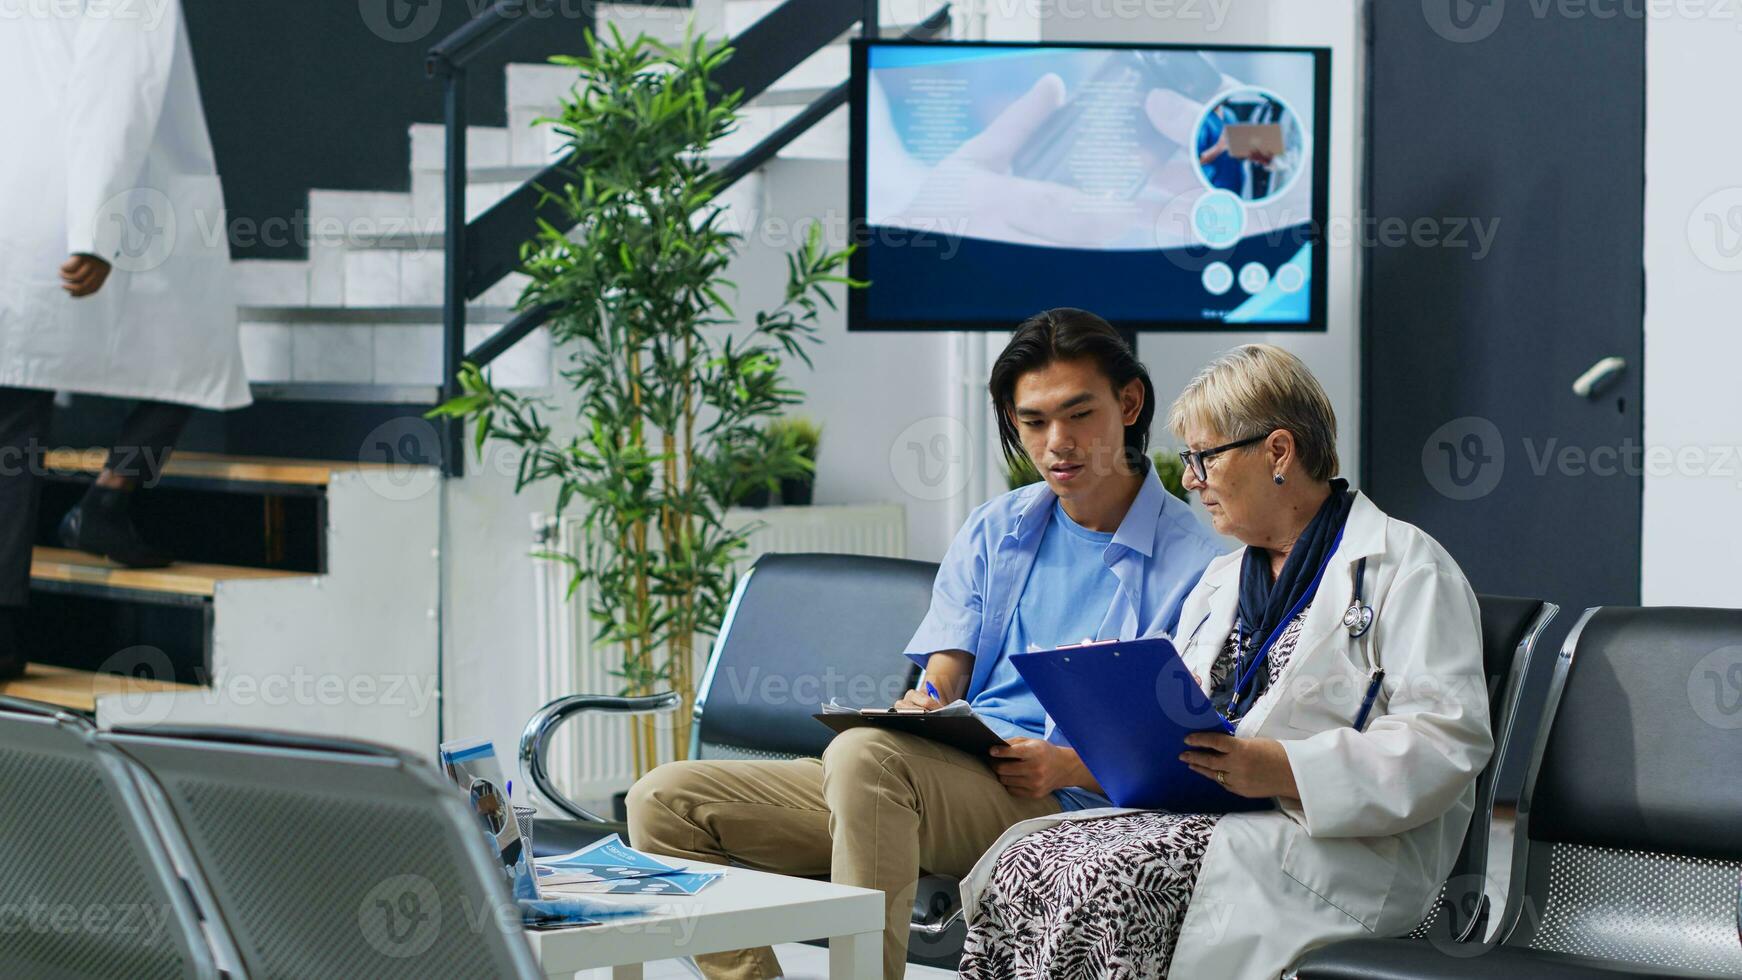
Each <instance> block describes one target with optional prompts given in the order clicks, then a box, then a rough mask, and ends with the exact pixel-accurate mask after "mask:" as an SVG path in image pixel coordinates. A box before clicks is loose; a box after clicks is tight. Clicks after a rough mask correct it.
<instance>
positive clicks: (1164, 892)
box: [961, 812, 1220, 980]
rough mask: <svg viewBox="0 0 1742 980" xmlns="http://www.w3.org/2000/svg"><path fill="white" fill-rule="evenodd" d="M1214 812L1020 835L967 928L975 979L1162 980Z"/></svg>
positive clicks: (1086, 823)
mask: <svg viewBox="0 0 1742 980" xmlns="http://www.w3.org/2000/svg"><path fill="white" fill-rule="evenodd" d="M1218 819H1220V817H1219V816H1217V815H1214V814H1202V813H1184V814H1180V813H1154V812H1149V813H1128V814H1123V815H1120V816H1115V817H1102V818H1099V819H1092V820H1076V821H1068V822H1066V823H1061V824H1057V825H1055V826H1052V827H1048V828H1047V829H1046V830H1043V831H1039V832H1038V833H1033V834H1030V835H1028V836H1027V837H1022V838H1019V839H1017V840H1016V841H1015V842H1014V843H1012V844H1011V845H1010V846H1009V847H1008V848H1006V849H1005V851H1004V853H1003V854H1001V855H999V858H998V863H997V865H996V866H995V867H994V869H993V872H992V878H991V880H990V881H989V882H988V883H987V885H986V890H985V892H984V893H983V894H982V896H981V899H980V914H979V916H978V918H977V919H976V920H975V922H974V924H973V926H972V928H970V929H969V931H968V939H967V945H966V946H965V947H964V949H963V953H962V963H961V975H962V976H963V977H967V978H969V980H1161V978H1162V977H1165V976H1167V969H1168V964H1169V963H1170V962H1172V960H1173V949H1174V943H1175V942H1176V941H1177V940H1178V939H1179V934H1180V925H1181V923H1182V922H1184V920H1185V915H1186V905H1187V903H1189V902H1190V901H1191V897H1192V889H1193V888H1194V887H1195V886H1196V884H1197V880H1198V869H1199V868H1200V867H1202V865H1203V861H1204V852H1205V851H1206V850H1208V849H1209V846H1210V836H1211V834H1213V833H1214V832H1215V829H1216V821H1217V820H1218Z"/></svg>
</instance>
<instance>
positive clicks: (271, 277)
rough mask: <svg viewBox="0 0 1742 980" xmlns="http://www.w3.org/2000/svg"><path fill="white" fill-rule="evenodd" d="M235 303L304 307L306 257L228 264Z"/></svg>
mask: <svg viewBox="0 0 1742 980" xmlns="http://www.w3.org/2000/svg"><path fill="white" fill-rule="evenodd" d="M230 270H231V274H232V275H233V276H234V277H235V285H236V302H238V303H240V304H242V305H244V306H307V305H308V295H309V293H308V289H309V263H308V260H307V259H237V260H235V261H233V262H231V263H230Z"/></svg>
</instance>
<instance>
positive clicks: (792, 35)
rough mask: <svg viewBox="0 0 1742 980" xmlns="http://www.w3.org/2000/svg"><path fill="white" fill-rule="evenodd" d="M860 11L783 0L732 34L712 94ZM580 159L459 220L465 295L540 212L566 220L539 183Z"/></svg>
mask: <svg viewBox="0 0 1742 980" xmlns="http://www.w3.org/2000/svg"><path fill="white" fill-rule="evenodd" d="M860 16H861V12H860V6H859V3H858V0H786V2H785V3H783V4H781V5H780V6H778V7H776V8H774V9H773V10H771V11H769V12H768V13H767V14H766V15H764V16H763V17H762V19H760V20H758V21H757V22H756V23H754V24H751V25H750V26H749V27H747V28H745V29H744V30H743V31H742V32H741V33H740V34H738V36H737V37H734V38H733V39H732V42H731V44H732V48H733V50H735V51H737V52H739V56H737V57H734V58H732V59H730V60H728V61H727V62H726V63H725V64H723V65H721V66H720V68H719V69H718V70H717V71H715V72H714V75H713V80H714V81H715V82H717V83H718V88H717V89H716V91H715V94H714V95H713V96H712V98H714V99H718V98H719V97H721V96H722V95H724V94H725V93H727V92H742V93H743V100H744V101H745V102H749V101H750V100H751V99H754V98H756V97H757V96H758V95H761V94H762V93H763V92H765V91H767V89H768V87H769V86H770V85H773V84H774V83H775V82H777V81H779V80H780V79H781V78H782V77H784V76H785V75H786V73H787V72H790V71H792V70H793V69H794V68H797V67H798V66H799V63H800V62H802V61H804V60H805V59H806V58H808V57H810V56H811V55H813V54H815V53H816V52H818V51H820V50H822V48H823V47H825V46H827V45H828V44H829V42H831V41H833V40H834V39H835V38H838V37H840V36H841V35H842V34H844V33H846V32H847V31H848V30H850V29H851V28H852V27H853V25H854V24H856V23H858V22H859V18H860ZM585 166H586V161H584V160H580V159H577V155H575V154H571V155H569V156H568V157H567V158H565V159H563V160H561V161H559V162H557V163H554V164H552V165H551V166H549V167H546V168H545V169H544V170H543V172H541V173H540V174H539V175H538V176H536V177H534V178H533V179H532V180H530V181H528V182H527V183H526V184H524V185H522V186H521V187H520V189H519V190H516V191H514V192H513V193H511V194H509V195H508V196H507V197H505V198H503V199H502V200H500V201H498V202H496V204H495V205H494V206H492V207H491V208H490V209H489V210H487V211H485V212H484V213H483V214H481V215H479V216H478V217H477V218H476V219H474V220H473V221H472V222H471V224H470V225H468V226H467V228H466V248H467V251H468V254H470V255H471V257H472V262H471V269H470V272H469V275H468V277H467V280H466V296H467V298H475V297H477V296H479V295H482V294H483V292H484V290H486V289H489V288H490V287H491V286H493V285H495V284H496V283H497V282H499V281H501V279H502V277H503V276H506V275H508V274H509V273H511V272H513V271H514V270H515V269H517V268H519V267H520V245H521V243H522V242H524V241H526V239H527V237H528V236H529V234H530V229H534V228H537V227H538V223H539V221H540V220H543V221H548V222H550V223H551V224H552V225H554V226H555V227H556V228H557V229H558V230H559V231H567V230H568V229H569V228H570V227H572V226H573V224H574V223H573V222H572V221H571V220H569V218H568V216H567V213H566V212H564V211H563V210H562V208H561V207H560V206H558V205H557V204H555V203H553V202H548V201H545V200H544V193H543V192H542V191H541V190H539V188H540V187H541V186H542V187H560V186H562V183H563V180H564V177H565V176H566V175H568V174H573V173H577V172H580V171H581V170H582V169H583V168H584V167H585Z"/></svg>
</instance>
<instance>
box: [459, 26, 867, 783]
mask: <svg viewBox="0 0 1742 980" xmlns="http://www.w3.org/2000/svg"><path fill="white" fill-rule="evenodd" d="M587 47H588V54H586V55H585V56H581V57H559V58H555V59H553V61H555V62H556V63H558V64H561V65H566V66H568V67H571V68H573V69H575V70H576V72H577V74H578V76H579V78H578V80H577V82H576V83H575V85H574V86H573V88H572V89H571V90H570V93H569V97H568V98H567V99H565V100H564V102H563V106H562V114H561V115H560V116H559V117H555V118H551V119H542V120H540V121H539V123H540V124H548V125H552V126H554V127H555V128H556V130H557V132H559V133H561V134H562V135H563V136H564V137H565V138H566V139H567V141H568V144H569V149H570V151H572V153H573V154H574V155H575V158H577V159H579V160H583V161H585V163H584V164H582V165H581V167H580V168H579V169H578V171H577V172H574V173H571V174H567V175H566V176H565V181H564V183H563V186H562V187H560V188H546V189H545V199H546V201H547V203H549V204H552V205H554V206H556V207H558V208H560V209H561V210H562V211H563V212H564V213H566V215H567V216H568V217H569V218H570V219H572V220H573V223H574V227H573V230H571V231H570V232H568V233H567V234H565V233H563V232H561V231H559V230H558V229H557V228H556V227H554V226H552V225H550V224H548V223H546V224H543V226H542V227H541V229H540V232H539V234H538V237H537V238H536V239H535V240H533V241H531V242H528V243H527V244H526V245H525V246H524V247H523V249H522V259H523V260H524V271H525V272H526V273H527V274H528V275H529V276H530V278H531V284H530V285H529V286H528V287H527V289H526V291H525V293H524V294H523V295H522V297H521V300H520V304H521V306H522V308H524V307H528V306H531V305H534V304H542V303H548V302H556V303H559V304H561V310H562V312H560V313H559V314H558V315H557V316H556V318H555V319H554V320H552V322H551V333H552V338H553V341H554V344H555V346H556V349H557V350H559V351H560V352H562V353H563V354H564V355H566V359H565V361H564V363H565V367H564V368H563V370H562V372H561V373H562V377H563V378H564V379H565V380H566V381H567V383H568V384H569V385H570V386H571V387H572V388H573V390H574V392H575V394H576V395H577V396H578V406H577V412H578V422H579V425H578V427H577V428H578V434H577V435H573V436H569V437H559V436H558V435H556V434H555V433H554V432H553V428H552V426H551V425H550V424H549V423H548V422H547V421H546V419H547V417H549V416H550V415H551V413H552V412H553V411H554V408H553V406H552V405H551V404H550V403H549V402H547V401H544V400H541V399H537V398H532V397H526V396H522V395H519V394H516V393H514V392H512V391H506V390H502V389H498V388H496V387H495V386H494V385H492V384H491V382H490V380H489V378H488V377H487V376H486V375H485V374H484V373H483V372H481V371H480V370H479V369H478V368H477V367H476V366H474V365H467V366H466V367H465V368H464V370H463V371H462V373H461V376H460V382H461V385H462V394H461V395H459V396H457V397H456V398H454V399H453V400H451V401H449V402H448V403H446V404H445V405H443V406H441V407H440V408H439V409H437V412H438V413H440V414H445V415H450V416H455V417H463V418H468V419H471V420H472V421H473V422H474V423H475V429H474V432H475V442H476V447H477V450H478V451H479V452H480V453H481V452H482V451H483V447H484V443H485V440H487V439H490V438H498V439H502V440H506V441H507V442H509V443H511V444H513V445H514V446H516V447H519V448H520V449H521V450H522V451H523V453H522V456H521V459H520V464H519V472H518V475H517V478H516V483H515V488H516V491H517V492H518V491H519V490H520V489H523V488H525V487H527V486H531V485H533V484H543V483H546V482H553V483H555V484H556V487H557V510H558V512H559V513H561V512H562V510H563V509H564V508H565V507H568V506H569V505H571V504H574V505H578V506H580V507H581V508H583V509H584V511H585V526H586V529H587V532H588V533H587V547H586V551H585V554H584V555H583V556H582V557H581V558H579V559H577V558H575V557H572V556H566V555H555V554H553V555H550V556H549V557H551V558H554V559H557V560H563V561H567V562H568V563H569V565H570V568H571V580H570V586H569V593H570V596H571V597H572V596H573V594H574V592H575V590H576V588H577V587H578V586H579V585H580V584H581V583H582V582H583V581H586V582H590V583H591V588H590V589H589V590H588V595H589V597H590V599H589V605H590V608H589V610H588V612H589V614H590V616H591V618H592V620H593V622H594V623H595V625H596V626H597V634H596V639H597V641H599V642H602V643H604V644H608V645H612V646H615V647H616V648H618V649H620V650H621V651H622V663H621V664H620V665H619V666H618V667H617V668H616V669H615V670H614V671H613V673H614V674H616V675H617V676H619V677H621V678H622V681H623V693H625V694H652V693H658V692H661V691H676V692H678V693H679V694H680V695H681V696H682V699H683V706H682V710H681V713H680V714H678V715H677V718H676V721H675V724H676V730H675V731H674V732H673V735H674V738H673V740H672V742H673V746H674V751H675V753H676V755H677V756H678V757H679V758H682V757H683V756H684V755H685V754H686V752H687V749H688V745H689V725H690V717H691V710H692V708H693V705H694V699H695V682H694V677H693V668H694V665H695V659H694V658H695V645H694V644H695V638H696V637H697V635H698V634H702V635H706V634H710V633H712V632H714V630H715V628H716V624H718V623H719V622H720V619H721V617H722V616H723V615H724V612H725V607H726V604H727V602H728V601H729V599H730V597H731V594H732V590H733V587H734V584H735V579H736V574H735V571H734V564H733V562H734V559H735V558H736V557H737V556H738V555H739V554H740V552H741V551H742V550H743V548H744V546H745V540H746V536H747V531H748V530H749V529H747V528H743V527H737V528H734V527H728V526H727V525H726V523H725V521H724V519H723V518H724V512H725V510H726V508H727V507H728V506H729V505H730V504H731V503H732V500H733V496H734V494H735V493H736V491H737V489H738V488H740V487H741V486H742V485H743V481H744V478H745V474H746V472H749V473H752V474H758V475H762V474H767V475H779V474H781V473H785V472H789V471H791V470H792V469H794V468H799V469H806V468H808V467H809V466H810V463H809V461H808V460H803V459H800V458H796V456H797V450H796V449H795V448H794V447H791V446H775V447H772V448H770V445H769V444H770V441H769V440H767V439H763V438H760V434H761V431H762V427H763V425H764V424H765V423H766V421H767V420H768V419H769V418H771V417H773V416H775V415H777V414H779V413H780V412H781V411H782V410H783V409H785V408H786V407H787V406H789V405H792V404H794V403H797V402H798V401H800V399H801V395H800V393H799V392H798V391H796V390H794V389H793V388H792V387H791V386H790V384H789V382H788V380H787V378H786V376H785V375H784V374H783V369H784V367H785V363H786V361H787V359H788V358H794V357H796V358H798V359H799V360H801V361H803V362H804V363H805V364H806V365H807V366H809V364H810V357H809V355H808V354H807V352H806V350H805V347H806V345H807V344H810V343H815V342H816V336H815V333H816V324H817V320H818V317H819V315H820V314H821V312H822V308H823V306H824V305H825V304H826V305H827V306H828V307H829V308H831V309H832V308H833V307H834V302H833V300H832V299H831V298H830V297H829V296H828V294H827V293H826V292H825V289H826V287H828V286H829V285H830V284H841V285H845V286H847V287H849V288H851V287H856V286H858V285H861V284H859V283H855V282H853V281H851V280H849V279H848V278H847V277H846V276H844V275H843V274H842V269H843V266H844V264H845V262H846V259H847V256H848V255H849V253H850V252H851V249H850V248H849V249H847V250H845V251H839V252H830V251H828V250H827V249H826V248H825V247H824V245H823V241H822V237H821V230H820V226H813V228H812V230H811V234H810V235H809V236H808V237H807V238H806V240H805V241H804V243H803V245H802V246H800V247H799V248H797V249H796V250H794V251H793V252H792V253H791V254H790V255H789V256H788V257H787V283H786V292H785V296H784V299H783V301H782V302H781V303H780V304H779V305H778V306H776V307H775V308H774V309H771V310H765V311H760V312H757V313H756V314H755V316H754V317H753V318H749V319H747V320H742V321H741V320H740V318H739V317H738V316H737V315H736V314H735V313H734V312H733V310H732V307H731V305H730V304H729V303H728V302H727V301H726V299H725V298H724V295H723V294H725V293H727V292H730V291H731V290H732V289H734V288H735V286H734V284H733V283H732V282H730V281H729V280H727V279H726V278H725V272H726V266H727V263H728V261H729V260H730V259H731V258H732V256H733V255H734V254H735V252H736V250H737V244H738V241H739V238H740V236H739V235H737V234H736V233H734V232H732V231H730V230H728V229H727V228H726V227H725V221H724V213H723V208H722V206H721V205H720V204H719V203H718V201H717V194H718V192H719V190H720V182H719V178H718V176H717V175H716V174H715V173H714V172H713V171H711V170H710V169H709V166H708V159H707V156H708V152H707V151H708V148H709V147H710V146H712V145H714V144H715V143H717V142H718V141H719V140H720V139H722V138H723V137H725V136H726V135H728V134H729V133H730V132H731V131H732V130H733V128H734V126H735V120H736V110H737V106H738V103H739V98H740V97H739V95H738V94H737V93H721V92H719V91H718V86H717V84H715V83H714V82H713V81H712V80H711V76H712V74H713V72H714V71H715V70H717V69H718V68H719V66H720V65H721V64H722V63H724V62H725V61H726V59H727V58H729V57H730V56H731V49H730V48H729V47H726V46H725V45H724V44H719V43H710V42H708V41H705V40H703V39H698V38H694V37H689V38H686V39H685V41H684V42H683V43H682V44H679V45H676V46H671V45H666V44H662V43H660V42H658V41H656V40H653V39H650V38H648V37H646V36H641V37H637V38H635V39H634V40H632V41H626V40H624V38H623V36H622V35H621V34H620V33H618V32H617V31H616V29H615V28H613V29H612V34H611V38H610V40H609V41H604V40H601V39H598V38H595V37H594V36H593V35H591V34H589V35H588V36H587ZM789 457H794V458H789ZM634 724H635V729H634V731H635V737H634V738H633V740H632V742H633V745H634V753H635V759H634V762H635V766H636V770H637V771H638V772H645V771H646V770H647V769H649V768H651V767H652V766H653V765H655V764H657V763H658V762H659V761H660V760H659V758H658V756H659V750H658V740H657V729H656V727H655V724H654V720H653V719H652V718H647V717H643V718H638V719H636V720H635V721H634Z"/></svg>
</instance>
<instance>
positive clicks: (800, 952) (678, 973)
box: [575, 943, 955, 980]
mask: <svg viewBox="0 0 1742 980" xmlns="http://www.w3.org/2000/svg"><path fill="white" fill-rule="evenodd" d="M774 955H776V956H778V957H780V965H781V966H782V967H784V968H785V969H786V980H827V978H828V975H829V951H828V950H827V949H824V948H823V947H821V946H807V945H805V944H803V943H789V944H787V945H784V946H776V947H774ZM953 976H955V974H953V973H951V972H949V971H948V970H939V969H935V968H933V967H929V966H914V965H913V964H911V963H910V964H908V967H907V980H943V978H947V977H953ZM575 980H611V971H610V970H588V971H586V972H584V973H577V974H575ZM643 980H695V974H693V973H691V972H690V971H689V970H687V969H685V968H684V965H683V964H682V963H681V962H679V961H677V960H660V961H659V962H657V963H649V964H647V968H646V972H645V973H644V974H643Z"/></svg>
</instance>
